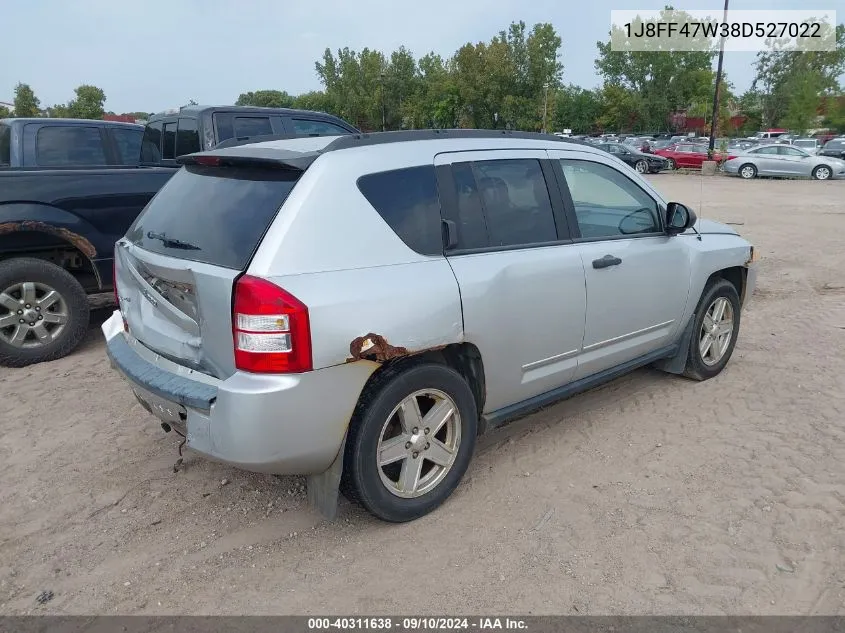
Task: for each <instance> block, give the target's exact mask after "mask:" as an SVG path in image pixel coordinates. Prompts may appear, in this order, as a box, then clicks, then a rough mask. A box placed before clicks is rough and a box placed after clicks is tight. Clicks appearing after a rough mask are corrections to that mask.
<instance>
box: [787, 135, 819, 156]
mask: <svg viewBox="0 0 845 633" xmlns="http://www.w3.org/2000/svg"><path fill="white" fill-rule="evenodd" d="M791 144H792V146H793V147H797V148H798V149H802V150H804V151H805V152H807V153H808V154H811V155H814V154H818V153H819V150H820V149H821V147H822V144H821V143H820V142H819V139H817V138H812V137H810V138H794V139H792V141H791Z"/></svg>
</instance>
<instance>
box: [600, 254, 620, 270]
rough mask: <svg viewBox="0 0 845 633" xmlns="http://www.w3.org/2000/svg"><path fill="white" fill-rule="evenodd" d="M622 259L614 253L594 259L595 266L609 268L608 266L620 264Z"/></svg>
mask: <svg viewBox="0 0 845 633" xmlns="http://www.w3.org/2000/svg"><path fill="white" fill-rule="evenodd" d="M621 263H622V260H621V259H619V258H618V257H614V256H613V255H605V256H604V257H602V258H601V259H594V260H593V268H607V267H608V266H618V265H619V264H621Z"/></svg>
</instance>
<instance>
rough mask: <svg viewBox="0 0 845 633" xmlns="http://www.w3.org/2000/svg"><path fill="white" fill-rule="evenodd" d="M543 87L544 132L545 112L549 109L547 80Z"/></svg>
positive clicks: (544, 128)
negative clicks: (544, 94) (544, 91)
mask: <svg viewBox="0 0 845 633" xmlns="http://www.w3.org/2000/svg"><path fill="white" fill-rule="evenodd" d="M543 88H545V89H546V96H545V98H544V99H543V134H545V133H546V113H547V112H548V110H549V82H548V81H547V82H546V83H544V84H543Z"/></svg>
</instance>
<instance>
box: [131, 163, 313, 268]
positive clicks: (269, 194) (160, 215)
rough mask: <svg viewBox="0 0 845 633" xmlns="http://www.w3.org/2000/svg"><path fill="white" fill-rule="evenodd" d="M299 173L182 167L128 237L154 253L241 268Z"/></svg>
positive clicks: (143, 212) (253, 169) (254, 169)
mask: <svg viewBox="0 0 845 633" xmlns="http://www.w3.org/2000/svg"><path fill="white" fill-rule="evenodd" d="M299 175H300V173H299V172H290V171H285V170H281V169H271V168H231V167H223V168H220V167H201V166H187V167H183V168H182V169H180V170H179V171H178V172H177V173H176V175H175V176H173V178H171V179H170V180H169V181H168V182H167V184H166V185H165V186H164V187H163V188H162V189H161V191H159V193H158V194H157V195H156V196H155V197H154V198H153V199H152V200H151V201H150V203H149V204H148V205H147V207H146V208H145V209H144V211H142V212H141V215H140V216H138V219H137V220H136V221H135V223H134V224H133V225H132V226H131V227H130V229H129V231H128V233H127V234H126V237H127V238H128V239H129V240H130V241H131V242H133V243H134V244H136V245H138V246H140V247H141V248H143V249H145V250H148V251H152V252H154V253H160V254H162V255H168V256H170V257H178V258H180V259H188V260H191V261H196V262H204V263H206V264H214V265H216V266H224V267H226V268H234V269H236V270H243V269H245V268H246V266H247V264H248V263H249V260H250V259H251V258H252V255H253V253H254V252H255V249H256V248H257V247H258V244H259V242H260V241H261V238H262V237H263V235H264V233H265V231H266V230H267V228H268V227H269V226H270V223H271V222H272V221H273V218H275V217H276V213H277V212H278V210H279V208H280V207H281V206H282V203H283V202H284V201H285V198H287V196H288V194H289V193H290V192H291V190H292V189H293V187H294V185H295V184H296V180H297V178H298V177H299Z"/></svg>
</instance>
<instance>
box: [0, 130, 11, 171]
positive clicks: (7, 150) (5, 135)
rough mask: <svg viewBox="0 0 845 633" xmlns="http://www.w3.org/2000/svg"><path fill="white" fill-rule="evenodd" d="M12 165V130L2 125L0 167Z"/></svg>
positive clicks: (0, 132)
mask: <svg viewBox="0 0 845 633" xmlns="http://www.w3.org/2000/svg"><path fill="white" fill-rule="evenodd" d="M11 164H12V128H10V127H9V126H8V125H3V124H0V165H6V166H8V165H11Z"/></svg>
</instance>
